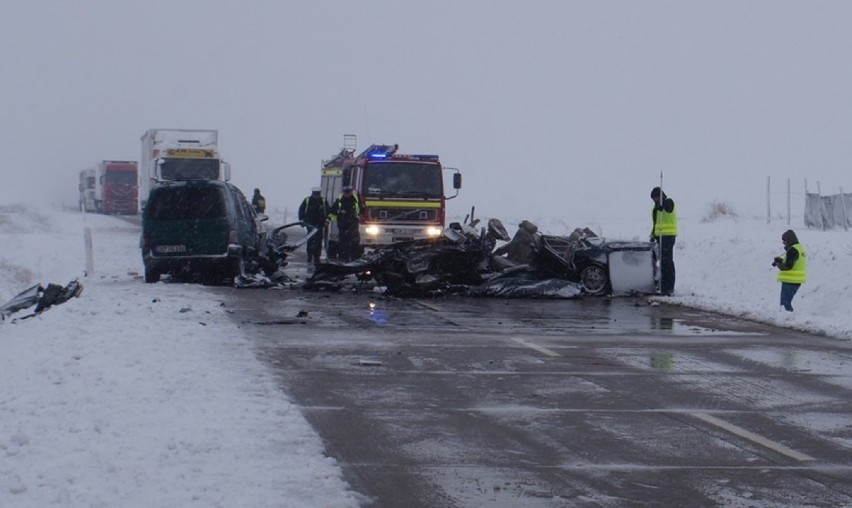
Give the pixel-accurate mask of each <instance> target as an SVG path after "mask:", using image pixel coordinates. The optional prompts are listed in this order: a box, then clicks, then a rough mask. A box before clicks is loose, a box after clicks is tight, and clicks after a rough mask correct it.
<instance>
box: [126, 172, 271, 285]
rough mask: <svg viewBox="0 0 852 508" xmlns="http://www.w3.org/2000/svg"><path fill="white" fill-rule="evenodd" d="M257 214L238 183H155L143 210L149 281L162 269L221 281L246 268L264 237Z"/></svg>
mask: <svg viewBox="0 0 852 508" xmlns="http://www.w3.org/2000/svg"><path fill="white" fill-rule="evenodd" d="M257 219H258V216H257V214H256V213H255V211H254V210H253V209H252V207H251V206H250V205H249V203H248V201H246V198H245V196H244V195H243V193H242V192H241V191H240V190H239V189H238V188H237V187H235V186H234V185H231V184H230V183H228V182H222V181H215V180H209V181H203V180H193V181H181V182H167V183H164V184H161V185H160V186H158V187H155V188H154V189H152V190H151V193H150V195H149V196H148V203H147V204H146V206H145V210H144V211H143V212H142V261H143V263H144V264H145V282H157V281H158V280H160V275H161V274H171V275H172V276H173V277H176V278H177V277H180V278H184V277H189V276H197V275H200V276H201V277H202V279H203V280H205V281H211V282H212V281H219V280H224V279H226V278H230V279H233V277H235V276H237V275H239V274H240V273H242V270H243V262H244V260H245V259H246V257H247V256H248V255H249V254H250V252H251V251H252V250H253V249H257V248H258V246H259V242H260V236H259V226H258V220H257Z"/></svg>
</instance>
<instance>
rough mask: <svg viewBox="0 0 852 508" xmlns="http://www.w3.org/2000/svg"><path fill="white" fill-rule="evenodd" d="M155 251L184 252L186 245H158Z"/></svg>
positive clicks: (167, 252)
mask: <svg viewBox="0 0 852 508" xmlns="http://www.w3.org/2000/svg"><path fill="white" fill-rule="evenodd" d="M157 252H159V253H160V254H174V253H178V252H186V245H158V246H157Z"/></svg>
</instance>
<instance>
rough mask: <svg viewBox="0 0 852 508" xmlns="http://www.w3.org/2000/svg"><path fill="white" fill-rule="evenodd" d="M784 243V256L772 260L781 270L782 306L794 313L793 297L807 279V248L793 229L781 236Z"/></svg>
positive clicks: (779, 279) (779, 274)
mask: <svg viewBox="0 0 852 508" xmlns="http://www.w3.org/2000/svg"><path fill="white" fill-rule="evenodd" d="M781 241H782V242H784V251H785V252H784V255H783V256H780V257H776V258H775V259H773V260H772V266H775V267H777V268H778V270H780V271H779V272H778V282H780V283H781V306H782V307H784V310H786V311H787V312H793V297H794V296H795V295H796V292H797V291H798V290H799V287H800V286H801V285H802V284H804V282H805V279H806V278H807V271H808V270H807V269H808V258H807V255H806V254H805V248H804V247H803V246H802V244H800V243H799V238H798V237H797V236H796V233H794V232H793V230H792V229H788V230H787V231H785V232H784V234H783V235H781Z"/></svg>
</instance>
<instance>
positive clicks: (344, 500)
mask: <svg viewBox="0 0 852 508" xmlns="http://www.w3.org/2000/svg"><path fill="white" fill-rule="evenodd" d="M637 215H639V217H637V218H635V219H630V220H618V221H615V220H614V221H612V222H607V221H602V222H600V223H596V224H582V223H578V224H565V223H563V222H560V221H553V220H547V219H541V218H535V217H526V218H530V219H531V220H533V222H536V223H537V224H538V225H539V227H540V230H541V231H542V232H544V233H547V234H568V233H569V232H570V231H571V230H572V229H573V228H574V227H577V226H586V225H588V226H590V227H591V228H592V229H594V230H595V231H596V232H598V233H600V234H601V235H602V236H607V237H611V238H618V239H625V240H632V239H638V240H645V239H647V233H648V230H649V227H650V226H649V224H648V222H649V221H650V217H649V215H650V211H648V213H641V214H637ZM501 218H502V217H501ZM502 219H504V222H505V224H506V225H507V227H508V229H509V231H510V234H511V233H514V230H515V225H516V224H517V222H519V220H506V219H505V218H502ZM643 219H644V220H643ZM799 222H800V220H799ZM85 228H90V229H91V230H92V232H93V239H94V266H95V270H94V273H93V274H90V276H88V277H85V278H84V277H83V274H84V269H85V256H84V248H83V247H84V241H83V231H84V229H85ZM786 229H788V226H787V225H786V221H782V220H777V221H775V222H774V223H772V224H767V223H766V219H765V218H762V219H758V218H737V217H723V218H720V219H718V220H715V221H712V222H704V221H702V220H701V219H700V218H695V219H691V218H689V217H681V224H680V236H679V237H678V240H677V245H676V248H675V262H676V264H677V274H678V275H677V287H676V290H675V296H674V297H671V298H667V299H666V300H665V301H667V302H670V303H674V304H682V305H689V306H693V307H698V308H702V309H706V310H714V311H719V312H723V313H726V314H730V315H733V316H737V317H742V318H747V319H752V320H756V321H761V322H766V323H774V324H777V325H781V326H785V327H789V328H796V329H801V330H807V331H810V332H816V333H822V334H826V335H829V336H832V337H836V338H838V340H849V339H852V313H850V312H849V311H850V304H849V301H850V296H852V280H850V277H849V274H850V273H852V233H849V232H844V231H826V232H823V231H812V230H807V229H805V228H804V227H799V226H796V225H794V226H793V227H792V229H794V230H795V231H796V233H797V234H798V236H799V239H800V240H801V241H802V244H803V245H804V246H805V248H806V250H807V253H808V257H809V278H808V282H807V283H806V284H805V285H804V286H802V288H801V289H800V291H799V293H798V294H797V295H796V297H795V299H794V300H793V306H794V307H795V308H796V311H795V312H794V313H787V312H784V311H782V310H780V306H779V291H780V284H779V283H778V282H776V280H775V276H776V270H775V268H773V267H772V266H771V262H772V258H773V257H774V256H778V255H781V254H782V253H783V247H782V244H781V234H782V233H783V232H784V230H786ZM0 240H2V242H3V245H5V246H6V248H5V249H3V252H2V253H0V303H5V302H6V301H8V300H9V299H10V298H12V297H13V296H14V295H15V294H17V293H18V292H20V291H22V290H23V289H25V288H27V287H29V286H31V285H33V284H36V283H41V284H42V285H47V283H49V282H53V283H58V284H62V285H64V284H66V283H67V282H69V281H70V280H72V279H74V278H77V277H80V278H81V281H82V282H83V284H84V286H85V289H84V291H83V294H82V295H81V296H80V298H77V299H72V300H70V301H69V302H67V303H65V304H63V305H60V306H58V307H56V308H53V309H50V310H48V311H47V312H45V313H44V314H42V315H40V316H38V317H35V318H32V319H26V320H20V319H19V320H18V321H17V322H11V321H10V320H7V321H5V322H3V323H2V324H0V342H2V350H3V354H2V356H0V386H2V387H3V389H2V392H0V506H2V507H33V508H36V507H38V508H41V507H44V506H71V507H113V506H122V507H171V506H181V507H183V506H198V507H214V506H222V507H229V506H252V507H273V506H293V507H302V506H304V507H319V506H323V507H345V506H358V505H359V504H360V502H361V501H362V500H361V499H360V498H359V496H358V495H357V494H356V493H354V492H352V491H351V489H350V488H349V487H348V485H347V483H346V482H345V481H344V480H343V478H342V475H341V471H340V469H339V467H338V465H337V464H336V462H335V461H334V460H333V459H330V458H328V457H326V456H324V455H323V449H322V444H321V441H320V439H319V437H318V436H317V435H316V433H315V432H314V431H313V430H312V429H311V427H310V426H309V425H308V424H307V422H306V421H305V419H304V418H303V416H302V415H301V414H300V413H299V412H298V410H297V409H296V408H295V407H294V406H292V405H291V404H290V402H289V401H288V400H287V398H286V396H285V395H284V394H282V393H281V392H280V391H278V389H277V388H276V384H275V381H274V379H273V377H272V375H271V373H270V372H269V371H267V369H266V368H265V367H264V366H263V365H262V364H260V363H259V362H258V361H257V360H256V359H255V357H254V356H253V354H252V351H251V343H250V341H249V340H247V338H245V337H243V336H241V333H240V331H239V330H238V329H237V327H236V326H235V325H234V324H232V323H231V322H230V321H229V320H228V318H227V317H226V315H225V313H224V311H223V308H222V307H221V305H220V304H221V302H219V301H216V300H215V299H212V298H211V299H209V300H199V299H198V297H199V294H201V293H202V292H199V290H198V288H197V287H195V286H191V285H190V286H187V285H177V284H174V285H172V284H155V285H150V284H144V283H143V282H142V280H141V277H140V273H141V260H140V255H139V248H138V241H139V232H138V229H137V228H136V227H134V226H132V225H130V224H128V223H127V222H125V221H123V220H121V219H118V218H112V217H104V216H98V215H83V214H80V213H77V212H73V211H65V210H59V209H50V208H34V207H27V206H22V205H21V206H0ZM29 312H30V309H27V310H23V311H21V312H19V313H17V314H15V315H14V316H13V317H15V318H20V317H22V316H23V315H26V314H28V313H29ZM285 500H286V501H285Z"/></svg>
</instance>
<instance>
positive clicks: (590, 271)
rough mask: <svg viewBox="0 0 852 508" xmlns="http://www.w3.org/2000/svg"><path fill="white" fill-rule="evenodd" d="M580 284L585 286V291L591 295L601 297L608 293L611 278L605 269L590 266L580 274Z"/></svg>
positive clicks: (598, 266)
mask: <svg viewBox="0 0 852 508" xmlns="http://www.w3.org/2000/svg"><path fill="white" fill-rule="evenodd" d="M580 283H582V284H583V291H585V292H586V293H588V294H590V295H594V296H599V295H602V294H604V293H606V291H607V287H609V277H607V274H606V269H605V268H604V267H602V266H600V265H589V266H587V267H586V268H583V271H582V272H580Z"/></svg>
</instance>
